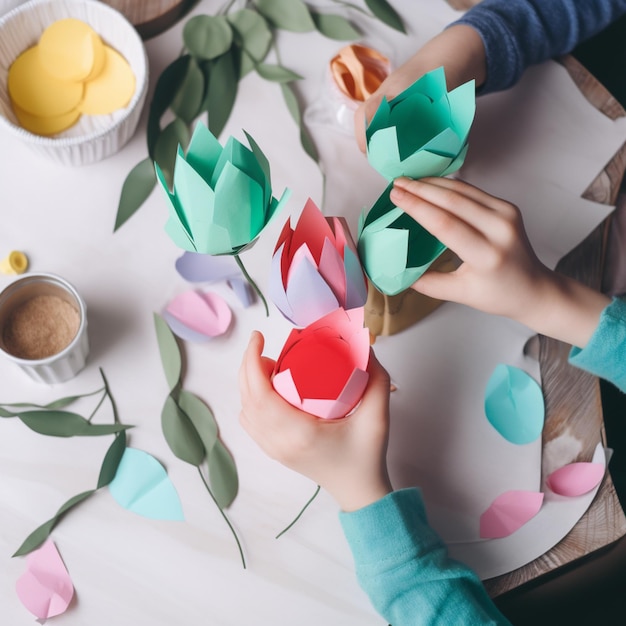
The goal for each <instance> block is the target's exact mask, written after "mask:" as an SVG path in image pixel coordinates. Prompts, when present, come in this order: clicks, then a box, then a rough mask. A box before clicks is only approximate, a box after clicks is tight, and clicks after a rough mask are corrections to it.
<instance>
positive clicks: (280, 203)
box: [265, 189, 291, 226]
mask: <svg viewBox="0 0 626 626" xmlns="http://www.w3.org/2000/svg"><path fill="white" fill-rule="evenodd" d="M290 197H291V189H285V191H283V195H282V196H281V197H280V200H276V198H272V201H271V203H270V205H269V206H268V208H267V215H266V217H265V225H266V226H267V224H269V223H270V221H271V220H272V219H273V218H274V216H275V215H278V213H280V212H281V211H282V210H283V207H284V206H285V204H286V203H287V201H288V200H289V198H290Z"/></svg>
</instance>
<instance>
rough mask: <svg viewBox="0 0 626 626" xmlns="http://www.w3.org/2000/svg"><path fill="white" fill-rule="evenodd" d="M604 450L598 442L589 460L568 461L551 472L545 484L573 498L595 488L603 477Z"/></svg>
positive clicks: (562, 494)
mask: <svg viewBox="0 0 626 626" xmlns="http://www.w3.org/2000/svg"><path fill="white" fill-rule="evenodd" d="M603 454H604V451H603V449H602V444H598V446H597V447H596V450H595V452H594V455H593V460H592V461H591V462H577V463H569V464H568V465H564V466H563V467H560V468H559V469H557V470H555V471H554V472H552V473H551V474H550V475H549V476H548V477H547V479H546V485H547V486H548V488H549V489H550V490H551V491H553V492H554V493H556V494H558V495H560V496H568V497H570V498H575V497H576V496H582V495H583V494H585V493H588V492H590V491H591V490H592V489H595V488H596V487H597V486H598V485H599V484H600V481H601V480H602V478H604V470H605V464H604V461H603V459H602V455H603Z"/></svg>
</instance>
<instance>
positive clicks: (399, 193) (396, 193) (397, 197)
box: [389, 187, 408, 203]
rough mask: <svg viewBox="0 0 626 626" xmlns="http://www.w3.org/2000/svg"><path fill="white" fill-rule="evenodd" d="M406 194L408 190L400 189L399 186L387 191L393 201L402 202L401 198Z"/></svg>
mask: <svg viewBox="0 0 626 626" xmlns="http://www.w3.org/2000/svg"><path fill="white" fill-rule="evenodd" d="M407 194H408V192H407V191H405V190H404V189H401V188H399V187H392V188H391V191H390V192H389V198H390V199H391V201H392V202H394V203H397V202H402V199H403V198H405V197H406V196H407Z"/></svg>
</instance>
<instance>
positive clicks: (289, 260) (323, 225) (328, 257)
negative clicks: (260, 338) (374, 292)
mask: <svg viewBox="0 0 626 626" xmlns="http://www.w3.org/2000/svg"><path fill="white" fill-rule="evenodd" d="M269 291H270V296H271V298H272V300H273V301H274V304H275V305H276V307H277V308H278V309H279V310H280V312H281V313H282V314H283V315H284V316H285V317H286V318H287V319H288V320H289V321H291V322H292V323H293V324H295V325H296V326H306V325H307V324H311V323H312V322H314V321H315V320H317V319H319V318H321V317H323V316H324V315H326V314H327V313H330V312H331V311H334V310H336V309H338V308H343V309H346V310H348V309H354V308H358V307H362V306H363V305H364V304H365V300H366V299H367V283H366V279H365V274H364V273H363V269H362V268H361V263H360V261H359V257H358V254H357V251H356V246H355V244H354V241H353V240H352V237H351V235H350V231H349V229H348V225H347V224H346V222H345V220H344V219H342V218H339V217H324V215H323V214H322V212H321V211H320V210H319V209H318V207H317V206H316V205H315V203H314V202H313V201H312V200H310V199H309V200H308V202H307V203H306V204H305V206H304V209H303V210H302V213H301V215H300V217H299V219H298V222H297V224H296V226H295V228H292V227H291V224H290V221H289V220H287V222H286V223H285V226H284V227H283V230H282V232H281V234H280V237H279V238H278V241H277V243H276V248H275V250H274V256H273V258H272V268H271V274H270V287H269Z"/></svg>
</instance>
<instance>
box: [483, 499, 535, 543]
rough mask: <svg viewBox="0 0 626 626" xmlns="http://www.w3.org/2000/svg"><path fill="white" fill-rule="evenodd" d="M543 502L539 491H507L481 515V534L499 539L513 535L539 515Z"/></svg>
mask: <svg viewBox="0 0 626 626" xmlns="http://www.w3.org/2000/svg"><path fill="white" fill-rule="evenodd" d="M542 504H543V493H541V492H539V491H521V490H520V491H516V490H511V491H505V492H504V493H503V494H501V495H499V496H498V497H497V498H496V499H495V500H494V501H493V502H492V503H491V504H490V505H489V507H488V508H487V510H486V511H485V512H484V513H483V514H482V515H481V516H480V536H481V537H482V538H483V539H499V538H501V537H508V536H509V535H512V534H513V533H514V532H515V531H516V530H518V529H519V528H521V527H522V526H523V525H524V524H526V522H528V521H529V520H531V519H532V518H533V517H534V516H535V515H537V513H538V512H539V509H541V505H542Z"/></svg>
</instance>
